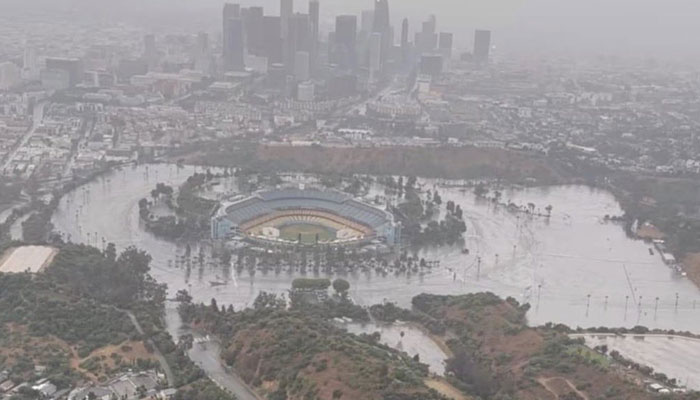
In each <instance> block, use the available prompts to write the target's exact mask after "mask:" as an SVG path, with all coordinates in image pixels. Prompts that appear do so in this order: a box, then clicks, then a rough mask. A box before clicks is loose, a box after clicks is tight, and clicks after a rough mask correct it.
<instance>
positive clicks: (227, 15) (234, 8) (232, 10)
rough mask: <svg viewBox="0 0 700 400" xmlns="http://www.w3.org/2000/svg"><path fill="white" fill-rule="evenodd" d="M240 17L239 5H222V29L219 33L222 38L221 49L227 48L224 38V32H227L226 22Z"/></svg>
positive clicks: (225, 38) (226, 40) (226, 39)
mask: <svg viewBox="0 0 700 400" xmlns="http://www.w3.org/2000/svg"><path fill="white" fill-rule="evenodd" d="M240 16H241V6H240V5H238V4H233V3H226V4H224V10H223V14H222V20H223V28H222V30H221V32H223V34H222V37H223V48H224V49H226V48H228V47H229V45H228V38H227V37H226V32H228V31H229V28H228V22H229V21H230V20H232V19H234V18H239V17H240ZM224 51H225V50H224Z"/></svg>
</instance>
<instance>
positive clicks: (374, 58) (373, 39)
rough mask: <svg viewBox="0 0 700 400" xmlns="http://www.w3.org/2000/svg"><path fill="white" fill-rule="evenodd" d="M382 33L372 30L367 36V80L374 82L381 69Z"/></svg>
mask: <svg viewBox="0 0 700 400" xmlns="http://www.w3.org/2000/svg"><path fill="white" fill-rule="evenodd" d="M382 36H383V35H382V34H381V33H380V32H374V33H372V34H371V35H370V37H369V81H370V82H376V81H377V79H378V77H379V74H380V73H381V71H382Z"/></svg>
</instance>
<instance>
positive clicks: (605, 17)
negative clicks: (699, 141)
mask: <svg viewBox="0 0 700 400" xmlns="http://www.w3.org/2000/svg"><path fill="white" fill-rule="evenodd" d="M295 3H296V4H295V9H296V11H300V12H301V11H306V7H307V4H306V3H307V2H305V1H296V2H295ZM222 4H223V2H222V1H216V0H202V1H194V0H167V1H166V0H148V1H140V0H124V1H118V2H117V1H110V0H31V1H24V0H2V1H0V5H2V8H3V9H4V10H3V11H4V12H3V13H2V14H4V15H6V16H10V15H12V14H16V13H20V12H22V13H24V12H27V11H32V12H47V13H48V12H51V13H55V15H57V16H60V15H62V14H63V15H82V16H87V17H89V18H91V19H93V20H94V19H96V18H106V19H109V21H112V22H114V21H118V20H119V21H120V20H123V21H127V22H133V23H136V24H138V25H139V26H140V27H143V28H145V29H151V30H157V29H168V30H170V31H172V30H174V29H175V30H177V29H179V30H183V31H185V30H186V31H191V30H211V31H212V33H213V32H215V31H216V30H217V29H220V28H219V25H220V23H219V21H218V18H219V14H220V7H221V5H222ZM252 4H255V5H262V6H263V7H265V11H266V13H268V14H276V13H278V12H279V2H278V1H275V0H261V1H252V0H244V1H241V5H243V6H246V5H252ZM371 7H372V3H371V1H369V0H367V1H354V0H353V1H348V0H328V1H324V2H322V5H321V21H322V28H323V27H324V26H325V27H326V29H324V30H325V31H326V32H328V30H329V29H330V28H331V22H332V19H333V18H334V16H335V15H338V14H340V13H359V12H360V11H361V10H363V9H370V8H371ZM430 13H432V14H435V15H436V16H437V20H438V29H440V30H446V31H451V32H454V33H455V46H456V47H457V48H460V49H470V48H471V44H472V41H473V30H474V29H479V28H483V29H490V30H492V31H494V45H495V46H497V48H498V49H499V52H500V53H501V54H516V55H520V56H523V55H525V56H527V55H541V54H555V55H585V56H600V55H605V56H610V55H615V56H618V57H637V58H639V57H642V58H656V59H657V60H659V61H664V60H674V61H675V60H685V61H687V60H694V59H696V58H698V55H700V46H697V37H698V35H700V28H699V27H698V24H697V21H698V18H700V2H698V1H694V0H664V1H661V0H641V1H639V0H612V1H610V0H587V1H570V0H496V1H493V0H433V1H425V0H402V1H400V2H399V1H394V2H392V3H391V16H392V24H393V26H394V29H395V30H396V31H398V29H399V27H400V24H401V20H402V18H404V17H408V18H409V19H410V22H411V30H412V31H414V30H415V29H418V28H419V26H420V22H422V21H423V20H424V18H425V16H426V15H427V14H430Z"/></svg>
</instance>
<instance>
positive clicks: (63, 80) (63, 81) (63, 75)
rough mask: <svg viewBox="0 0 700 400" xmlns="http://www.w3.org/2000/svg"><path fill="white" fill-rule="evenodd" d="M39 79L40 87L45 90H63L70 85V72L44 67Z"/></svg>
mask: <svg viewBox="0 0 700 400" xmlns="http://www.w3.org/2000/svg"><path fill="white" fill-rule="evenodd" d="M40 79H41V87H42V88H44V89H46V90H65V89H68V88H70V87H71V77H70V73H69V72H68V71H67V70H64V69H48V68H44V69H42V70H41V74H40Z"/></svg>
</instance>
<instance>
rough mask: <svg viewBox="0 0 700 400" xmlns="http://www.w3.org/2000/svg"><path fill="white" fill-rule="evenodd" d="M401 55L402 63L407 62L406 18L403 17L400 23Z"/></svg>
mask: <svg viewBox="0 0 700 400" xmlns="http://www.w3.org/2000/svg"><path fill="white" fill-rule="evenodd" d="M401 57H402V61H403V62H404V64H405V63H407V62H408V58H409V48H408V18H404V19H403V23H401Z"/></svg>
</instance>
